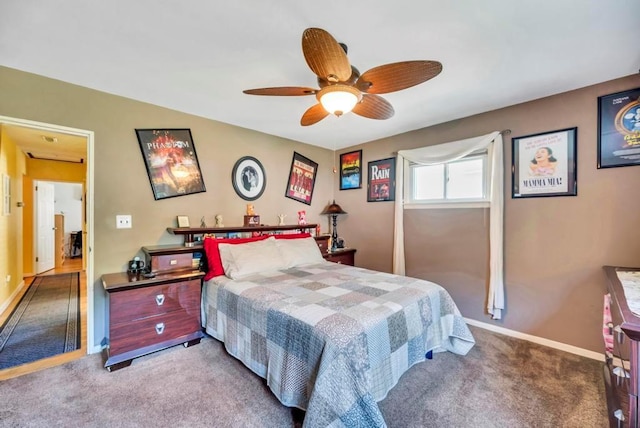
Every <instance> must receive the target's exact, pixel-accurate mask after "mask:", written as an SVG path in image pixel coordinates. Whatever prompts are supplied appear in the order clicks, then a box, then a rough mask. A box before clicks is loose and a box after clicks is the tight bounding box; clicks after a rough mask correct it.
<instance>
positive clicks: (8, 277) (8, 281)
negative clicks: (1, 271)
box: [7, 275, 11, 284]
mask: <svg viewBox="0 0 640 428" xmlns="http://www.w3.org/2000/svg"><path fill="white" fill-rule="evenodd" d="M10 282H11V275H7V284H8V283H10Z"/></svg>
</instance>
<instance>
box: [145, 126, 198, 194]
mask: <svg viewBox="0 0 640 428" xmlns="http://www.w3.org/2000/svg"><path fill="white" fill-rule="evenodd" d="M136 135H137V136H138V143H140V150H141V151H142V157H143V158H144V164H145V166H146V167H147V175H148V176H149V181H150V182H151V189H152V190H153V197H154V198H155V199H156V200H158V199H165V198H172V197H175V196H184V195H190V194H192V193H200V192H205V191H206V189H205V187H204V181H203V179H202V173H201V172H200V165H199V164H198V156H197V155H196V148H195V147H194V145H193V139H192V138H191V130H189V129H136Z"/></svg>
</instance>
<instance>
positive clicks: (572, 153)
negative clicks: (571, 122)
mask: <svg viewBox="0 0 640 428" xmlns="http://www.w3.org/2000/svg"><path fill="white" fill-rule="evenodd" d="M511 141H512V145H513V150H512V154H513V155H512V161H511V177H512V181H511V189H512V192H511V197H512V198H514V199H518V198H534V197H546V196H577V195H578V167H577V165H578V162H577V146H578V128H577V127H574V128H567V129H560V130H557V131H549V132H542V133H539V134H531V135H525V136H522V137H515V138H513V139H512V140H511Z"/></svg>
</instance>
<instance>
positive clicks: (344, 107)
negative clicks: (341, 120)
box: [317, 84, 362, 116]
mask: <svg viewBox="0 0 640 428" xmlns="http://www.w3.org/2000/svg"><path fill="white" fill-rule="evenodd" d="M317 98H318V101H320V104H322V107H323V108H324V109H325V110H326V111H327V112H329V113H331V114H335V115H336V116H341V115H343V114H345V113H349V112H350V111H351V110H353V108H354V107H355V106H356V104H358V103H359V102H360V100H361V99H362V93H361V92H360V91H359V90H357V89H356V88H354V87H353V86H347V85H340V84H338V85H328V86H325V87H324V88H322V89H320V91H319V92H318V94H317Z"/></svg>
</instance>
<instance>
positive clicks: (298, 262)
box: [276, 237, 324, 268]
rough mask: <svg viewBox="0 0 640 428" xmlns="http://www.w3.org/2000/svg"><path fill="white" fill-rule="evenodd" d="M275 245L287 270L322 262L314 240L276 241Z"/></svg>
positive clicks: (322, 259)
mask: <svg viewBox="0 0 640 428" xmlns="http://www.w3.org/2000/svg"><path fill="white" fill-rule="evenodd" d="M276 244H277V246H278V248H279V249H280V253H281V254H282V259H283V260H284V264H285V265H286V266H287V268H292V267H296V266H302V265H308V264H313V263H322V262H323V261H324V258H323V257H322V253H321V252H320V248H318V244H317V243H316V240H315V239H314V238H311V237H309V238H297V239H276Z"/></svg>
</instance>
